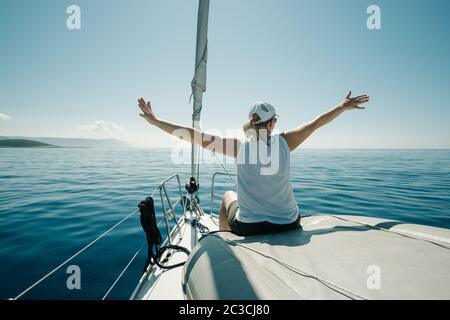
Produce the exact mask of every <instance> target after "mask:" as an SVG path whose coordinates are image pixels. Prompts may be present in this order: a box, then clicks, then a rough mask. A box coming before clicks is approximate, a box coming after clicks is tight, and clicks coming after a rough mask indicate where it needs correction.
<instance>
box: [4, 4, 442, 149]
mask: <svg viewBox="0 0 450 320" xmlns="http://www.w3.org/2000/svg"><path fill="white" fill-rule="evenodd" d="M70 4H77V5H79V6H80V8H81V30H74V31H69V30H68V29H67V28H66V18H67V16H68V15H67V14H66V8H67V7H68V6H69V5H70ZM197 4H198V2H197V1H188V0H178V1H175V0H174V1H162V0H161V1H150V0H142V1H140V0H133V1H125V0H120V1H119V0H108V1H106V0H96V1H88V0H71V1H63V0H60V1H54V0H40V1H25V0H3V1H1V3H0V39H1V42H0V43H1V44H0V46H1V47H0V135H25V136H54V137H109V136H112V137H118V138H121V139H124V140H127V141H130V142H132V143H134V144H135V145H138V146H146V147H151V146H170V145H171V144H173V143H174V142H173V141H172V140H171V138H170V137H168V136H166V135H165V134H164V133H161V132H159V131H158V129H157V128H152V127H150V126H149V125H147V124H146V122H144V121H143V120H142V119H141V118H140V117H139V116H138V113H139V111H138V108H137V103H136V100H137V98H138V97H140V96H144V97H146V98H151V100H152V104H153V107H154V110H155V112H156V113H157V114H158V115H159V116H160V117H162V118H165V119H167V120H173V121H176V122H180V123H184V124H189V123H190V119H191V112H192V111H191V106H190V105H189V104H188V100H189V95H190V81H191V79H192V76H193V69H194V56H195V52H194V51H195V34H196V33H195V32H196V31H195V30H196V19H197ZM370 4H377V5H379V6H380V8H381V19H382V30H373V31H371V30H368V29H367V27H366V19H367V17H368V15H367V13H366V9H367V7H368V6H369V5H370ZM449 17H450V1H447V0H442V1H439V0H434V1H425V0H421V1H410V0H395V1H392V0H389V1H385V0H374V1H365V0H346V1H334V0H326V1H325V0H321V1H318V0H308V1H306V0H292V1H288V0H284V1H283V0H281V1H275V0H272V1H267V0H228V1H218V0H212V1H211V6H210V28H209V57H208V63H209V64H208V90H207V92H206V95H205V98H204V111H203V115H202V123H203V127H204V128H205V129H211V128H215V129H219V130H222V131H225V130H226V129H239V128H241V126H242V123H243V122H244V120H245V118H246V116H247V112H248V110H249V107H250V104H251V103H253V102H255V101H257V100H266V101H268V102H270V103H272V104H273V105H275V107H276V108H277V111H278V113H279V114H280V115H281V118H280V121H279V122H278V125H279V128H280V129H286V128H290V127H292V126H295V125H298V124H300V123H302V122H305V121H308V120H311V119H312V118H314V117H315V116H316V115H318V114H319V113H321V112H323V111H326V110H327V109H328V108H330V107H332V106H334V105H335V104H337V103H338V102H340V100H341V99H342V98H343V97H344V96H345V94H346V91H347V90H349V89H352V90H353V92H354V93H355V94H357V93H368V94H369V95H370V96H371V97H372V101H371V102H370V104H368V105H367V110H365V111H354V112H349V113H345V114H343V115H342V116H341V117H340V118H339V119H337V120H336V121H335V122H333V123H332V124H330V125H329V126H327V127H325V128H323V129H321V130H320V131H318V132H316V133H315V134H314V135H313V136H312V137H311V138H310V140H309V141H307V142H306V144H305V147H331V148H333V147H335V148H347V147H348V148H359V147H363V148H450V126H449V120H450V90H449V89H450V64H449V57H450V41H449V39H450V19H449ZM95 129H97V130H95Z"/></svg>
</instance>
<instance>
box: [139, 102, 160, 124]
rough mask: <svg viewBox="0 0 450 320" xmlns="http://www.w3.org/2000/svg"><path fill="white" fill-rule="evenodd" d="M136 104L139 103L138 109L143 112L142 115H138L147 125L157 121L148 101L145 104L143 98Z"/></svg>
mask: <svg viewBox="0 0 450 320" xmlns="http://www.w3.org/2000/svg"><path fill="white" fill-rule="evenodd" d="M138 103H139V104H138V105H139V108H141V110H142V112H143V113H140V114H139V115H140V116H141V117H142V118H144V119H145V120H147V121H148V123H150V124H155V123H156V122H157V121H158V119H157V118H156V116H155V114H154V113H153V110H152V105H151V104H150V101H148V102H145V100H144V98H142V97H141V98H140V99H139V100H138Z"/></svg>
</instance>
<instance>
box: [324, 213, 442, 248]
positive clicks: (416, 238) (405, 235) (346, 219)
mask: <svg viewBox="0 0 450 320" xmlns="http://www.w3.org/2000/svg"><path fill="white" fill-rule="evenodd" d="M329 216H331V217H333V218H336V219H339V220H342V221H347V222H353V223H356V224H359V225H362V226H365V227H368V228H371V229H376V230H380V231H384V232H389V233H393V234H396V235H399V236H402V237H405V238H409V239H414V240H421V241H425V242H429V243H431V244H434V245H436V246H438V247H441V248H444V249H447V250H450V247H448V246H446V245H443V244H440V243H438V242H436V241H433V240H428V239H424V238H419V237H414V236H413V235H410V234H405V233H401V232H397V231H393V230H390V229H385V228H381V227H377V226H373V225H371V224H367V223H363V222H359V221H355V220H352V219H348V218H343V217H338V216H335V215H332V214H330V215H329Z"/></svg>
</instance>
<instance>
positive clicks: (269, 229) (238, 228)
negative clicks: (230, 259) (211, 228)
mask: <svg viewBox="0 0 450 320" xmlns="http://www.w3.org/2000/svg"><path fill="white" fill-rule="evenodd" d="M238 211H239V205H238V201H237V200H235V201H233V202H232V203H230V205H229V207H228V224H229V225H230V228H231V231H232V232H233V233H234V234H236V235H238V236H254V235H259V234H268V233H276V232H284V231H290V230H295V229H301V225H300V215H299V216H298V218H297V220H295V221H294V222H292V223H289V224H275V223H270V222H257V223H245V222H240V221H239V220H238V219H237V218H236V214H237V212H238Z"/></svg>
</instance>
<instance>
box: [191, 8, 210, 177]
mask: <svg viewBox="0 0 450 320" xmlns="http://www.w3.org/2000/svg"><path fill="white" fill-rule="evenodd" d="M208 13H209V0H199V5H198V19H197V46H196V53H195V74H194V79H193V80H192V82H191V86H192V95H193V98H194V105H193V113H192V127H193V128H195V129H200V115H201V112H202V100H203V93H204V92H205V91H206V62H207V55H208V38H207V34H208ZM197 149H198V147H197V146H196V145H195V144H194V143H192V153H191V176H192V177H194V178H197V175H198V172H197V152H198V150H197Z"/></svg>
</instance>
